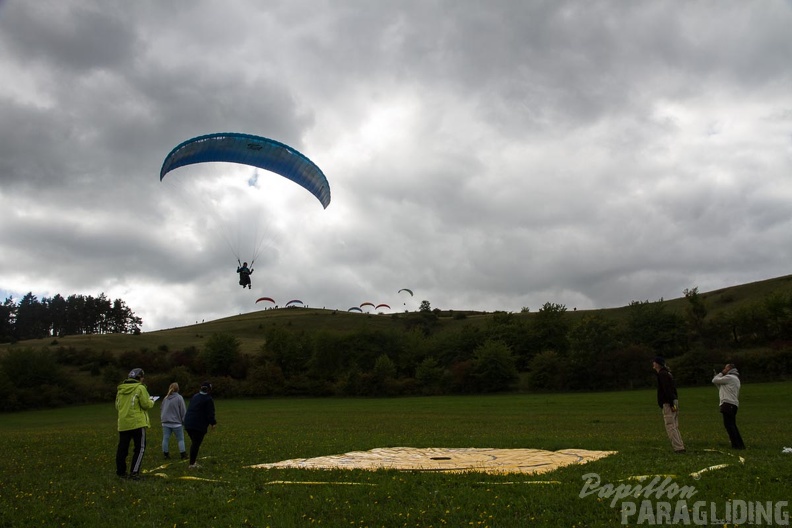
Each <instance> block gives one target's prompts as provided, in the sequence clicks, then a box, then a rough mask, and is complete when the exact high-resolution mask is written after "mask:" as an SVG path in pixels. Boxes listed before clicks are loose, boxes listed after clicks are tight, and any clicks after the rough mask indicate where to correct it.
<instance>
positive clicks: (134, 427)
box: [115, 368, 154, 480]
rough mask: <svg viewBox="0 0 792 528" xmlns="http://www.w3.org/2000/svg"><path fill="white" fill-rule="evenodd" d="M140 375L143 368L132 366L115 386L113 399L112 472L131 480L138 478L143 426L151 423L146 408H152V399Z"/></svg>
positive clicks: (144, 442)
mask: <svg viewBox="0 0 792 528" xmlns="http://www.w3.org/2000/svg"><path fill="white" fill-rule="evenodd" d="M144 376H145V373H144V372H143V369H141V368H134V369H132V370H131V371H130V372H129V376H128V377H127V379H126V380H125V381H124V382H123V383H121V385H119V386H118V392H117V393H116V402H115V407H116V410H117V411H118V449H116V475H118V476H119V477H121V478H130V479H133V480H137V479H139V478H140V467H141V465H142V463H143V453H144V452H145V451H146V429H147V428H148V427H150V426H151V423H150V422H149V415H148V410H149V409H151V408H152V407H154V399H153V398H152V397H151V396H149V393H148V389H147V388H146V386H145V385H143V378H144ZM130 442H134V444H135V450H134V451H133V453H132V465H131V466H130V469H129V475H127V472H126V469H127V456H128V455H129V443H130Z"/></svg>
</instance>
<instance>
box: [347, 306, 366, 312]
mask: <svg viewBox="0 0 792 528" xmlns="http://www.w3.org/2000/svg"><path fill="white" fill-rule="evenodd" d="M362 311H363V310H361V309H360V308H358V307H357V306H353V307H352V308H350V309H349V310H347V312H362Z"/></svg>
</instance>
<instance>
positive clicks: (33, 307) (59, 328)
mask: <svg viewBox="0 0 792 528" xmlns="http://www.w3.org/2000/svg"><path fill="white" fill-rule="evenodd" d="M142 324H143V320H142V319H141V318H140V317H137V316H135V313H134V312H133V311H132V310H131V309H129V307H127V305H126V303H124V301H123V300H121V299H115V300H113V301H111V300H110V299H108V298H107V297H106V296H105V294H104V293H101V294H100V295H99V296H98V297H92V296H90V295H88V296H85V295H69V296H68V297H66V298H64V297H63V296H61V295H60V294H57V295H55V296H53V297H51V298H47V297H45V298H43V299H41V300H38V298H37V297H36V296H35V295H33V294H32V293H27V294H26V295H25V296H24V297H22V299H20V300H19V302H14V300H13V299H12V298H10V297H8V298H6V300H5V302H4V303H3V304H2V306H0V343H9V342H16V341H21V340H24V339H41V338H44V337H50V336H51V337H63V336H67V335H79V334H112V333H122V334H132V333H140V326H141V325H142Z"/></svg>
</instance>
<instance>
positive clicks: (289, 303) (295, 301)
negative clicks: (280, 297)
mask: <svg viewBox="0 0 792 528" xmlns="http://www.w3.org/2000/svg"><path fill="white" fill-rule="evenodd" d="M292 304H303V302H302V301H301V300H299V299H293V300H291V301H289V302H287V303H286V306H291V305H292Z"/></svg>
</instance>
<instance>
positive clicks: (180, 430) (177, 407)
mask: <svg viewBox="0 0 792 528" xmlns="http://www.w3.org/2000/svg"><path fill="white" fill-rule="evenodd" d="M186 413H187V406H186V405H185V404H184V398H182V396H181V394H179V384H178V383H176V382H175V381H174V382H173V383H171V384H170V387H168V394H167V395H166V396H165V398H164V399H163V400H162V405H161V407H160V422H162V454H163V455H164V456H165V458H170V449H169V448H170V445H169V444H170V437H171V434H172V435H174V436H175V437H176V442H177V444H178V446H179V453H181V457H182V459H185V458H187V450H186V449H185V448H184V415H185V414H186Z"/></svg>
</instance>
